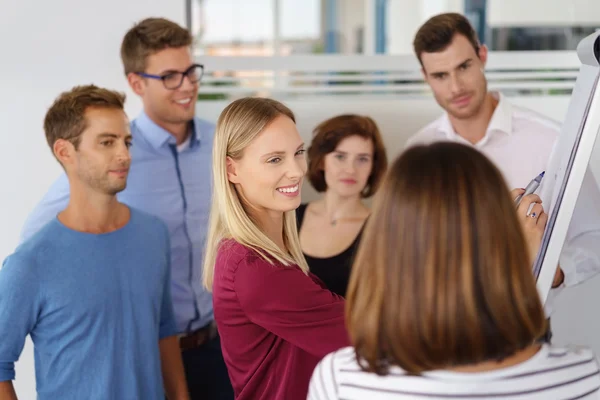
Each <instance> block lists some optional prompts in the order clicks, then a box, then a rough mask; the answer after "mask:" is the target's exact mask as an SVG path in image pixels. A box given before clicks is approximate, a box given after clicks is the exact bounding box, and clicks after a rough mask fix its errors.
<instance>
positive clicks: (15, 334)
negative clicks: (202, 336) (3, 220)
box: [0, 209, 177, 400]
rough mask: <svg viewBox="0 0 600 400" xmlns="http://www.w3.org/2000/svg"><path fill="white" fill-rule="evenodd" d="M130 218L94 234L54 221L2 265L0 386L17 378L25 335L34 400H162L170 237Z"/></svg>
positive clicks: (169, 320) (134, 215)
mask: <svg viewBox="0 0 600 400" xmlns="http://www.w3.org/2000/svg"><path fill="white" fill-rule="evenodd" d="M130 210H131V218H130V220H129V222H128V223H127V224H126V225H125V226H124V227H122V228H121V229H119V230H116V231H113V232H110V233H106V234H99V235H96V234H88V233H82V232H77V231H74V230H71V229H69V228H67V227H65V226H64V225H63V224H61V223H60V222H59V221H58V219H56V218H55V219H54V220H52V221H51V222H49V223H48V224H47V225H46V226H45V227H44V228H42V229H41V230H40V231H39V232H38V233H37V234H36V235H34V236H32V237H31V238H30V239H29V240H28V241H26V242H25V243H23V244H22V245H20V246H19V247H18V248H17V250H16V251H15V252H14V253H13V254H12V255H10V256H9V257H8V258H7V259H6V260H5V261H4V264H3V267H2V269H0V338H1V339H0V381H7V380H12V379H14V378H15V373H14V362H15V361H16V360H17V359H18V358H19V355H20V353H21V351H22V350H23V345H24V341H25V338H26V336H27V335H28V334H29V335H31V338H32V340H33V344H34V351H35V372H36V382H37V392H38V399H40V400H43V399H53V400H54V399H61V400H71V399H73V400H81V399H86V400H94V399H98V400H100V399H102V400H104V399H115V400H117V399H119V400H120V399H124V400H127V399H144V400H153V399H157V400H158V399H161V400H163V399H164V390H163V384H162V375H161V367H160V351H159V340H160V339H162V338H164V337H167V336H171V335H174V334H175V333H176V332H177V329H176V325H175V319H174V316H173V307H172V303H171V297H170V289H169V288H170V272H169V259H170V254H169V252H170V250H169V248H170V244H169V236H168V232H167V229H166V227H165V225H164V223H162V222H161V221H160V220H159V219H157V218H156V217H153V216H150V215H148V214H145V213H143V212H141V211H137V210H135V209H130Z"/></svg>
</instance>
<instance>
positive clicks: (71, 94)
mask: <svg viewBox="0 0 600 400" xmlns="http://www.w3.org/2000/svg"><path fill="white" fill-rule="evenodd" d="M124 105H125V94H123V93H119V92H115V91H112V90H108V89H104V88H100V87H98V86H95V85H86V86H75V87H74V88H73V89H71V90H70V91H68V92H63V93H61V94H60V95H59V96H58V97H57V98H56V100H54V103H52V105H51V106H50V108H49V109H48V112H47V113H46V117H45V118H44V132H45V133H46V140H47V141H48V145H49V146H50V148H51V149H52V148H53V147H54V143H55V142H56V141H57V140H58V139H64V140H68V141H70V142H71V143H73V146H75V148H76V149H77V147H78V146H79V142H80V140H81V134H82V133H83V131H84V130H85V129H86V127H87V121H86V119H85V112H86V110H88V109H89V108H112V109H118V110H123V109H124Z"/></svg>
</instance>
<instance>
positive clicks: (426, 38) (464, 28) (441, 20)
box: [413, 13, 480, 65]
mask: <svg viewBox="0 0 600 400" xmlns="http://www.w3.org/2000/svg"><path fill="white" fill-rule="evenodd" d="M455 35H463V36H464V37H466V38H467V39H468V40H469V42H470V43H471V45H472V46H473V48H474V49H475V53H477V54H479V46H480V44H479V39H478V38H477V33H476V32H475V29H473V26H471V24H470V23H469V20H468V19H467V18H466V17H465V16H464V15H461V14H458V13H445V14H439V15H436V16H433V17H431V18H430V19H428V20H427V21H426V22H425V23H424V24H423V25H421V27H420V28H419V30H418V31H417V34H416V35H415V38H414V40H413V49H414V51H415V55H416V56H417V58H418V59H419V62H420V63H421V65H422V64H423V63H422V62H421V54H423V53H436V52H439V51H444V50H445V49H446V48H447V47H448V46H449V45H450V43H452V40H453V39H454V36H455Z"/></svg>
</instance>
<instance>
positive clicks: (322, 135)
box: [307, 114, 387, 197]
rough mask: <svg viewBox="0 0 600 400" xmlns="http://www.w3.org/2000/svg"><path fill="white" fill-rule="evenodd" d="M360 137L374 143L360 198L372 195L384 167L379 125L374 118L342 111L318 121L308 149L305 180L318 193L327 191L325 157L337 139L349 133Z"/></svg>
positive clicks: (340, 139) (336, 144)
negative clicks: (366, 177) (371, 161)
mask: <svg viewBox="0 0 600 400" xmlns="http://www.w3.org/2000/svg"><path fill="white" fill-rule="evenodd" d="M354 135H356V136H360V137H362V138H364V139H370V140H371V141H372V142H373V170H372V171H371V175H370V176H369V179H368V180H367V185H366V186H365V189H364V190H363V192H362V197H370V196H372V195H373V194H374V193H375V192H376V191H377V188H378V187H379V183H380V182H381V178H382V176H383V174H384V173H385V170H386V169H387V155H386V152H385V146H384V144H383V139H382V138H381V133H379V128H378V127H377V124H376V123H375V121H373V119H371V118H369V117H365V116H361V115H355V114H345V115H339V116H337V117H333V118H330V119H328V120H326V121H324V122H322V123H320V124H319V125H318V126H317V127H316V128H315V130H314V131H313V140H312V143H311V144H310V147H309V148H308V173H307V175H308V179H309V180H310V183H311V185H312V186H313V187H314V188H315V190H316V191H317V192H324V191H326V190H327V183H325V172H324V171H323V165H324V158H325V156H326V155H327V154H329V153H331V152H333V151H335V149H336V147H337V146H338V145H339V144H340V142H341V141H342V140H344V139H346V138H347V137H350V136H354Z"/></svg>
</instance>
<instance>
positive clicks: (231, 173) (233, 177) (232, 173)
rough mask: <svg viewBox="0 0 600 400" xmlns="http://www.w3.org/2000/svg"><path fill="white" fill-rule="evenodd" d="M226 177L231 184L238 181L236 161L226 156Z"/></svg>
mask: <svg viewBox="0 0 600 400" xmlns="http://www.w3.org/2000/svg"><path fill="white" fill-rule="evenodd" d="M227 179H229V182H231V183H233V184H236V183H240V178H239V177H238V175H237V163H236V162H235V160H233V159H232V158H231V157H227Z"/></svg>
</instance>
